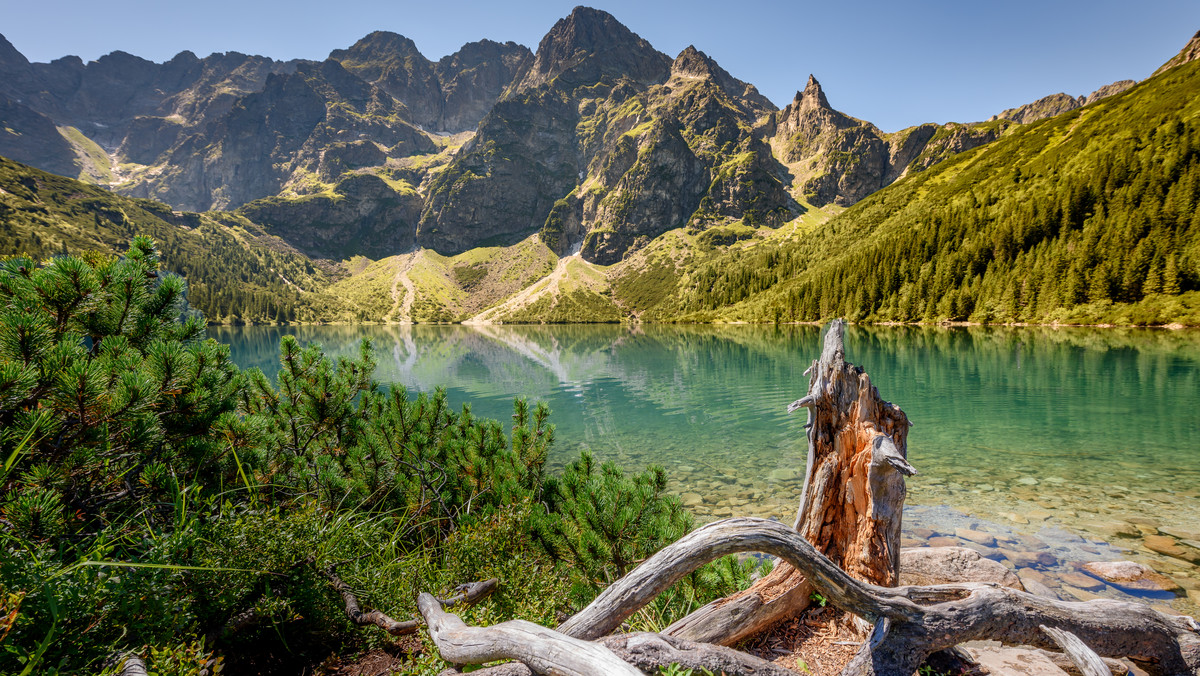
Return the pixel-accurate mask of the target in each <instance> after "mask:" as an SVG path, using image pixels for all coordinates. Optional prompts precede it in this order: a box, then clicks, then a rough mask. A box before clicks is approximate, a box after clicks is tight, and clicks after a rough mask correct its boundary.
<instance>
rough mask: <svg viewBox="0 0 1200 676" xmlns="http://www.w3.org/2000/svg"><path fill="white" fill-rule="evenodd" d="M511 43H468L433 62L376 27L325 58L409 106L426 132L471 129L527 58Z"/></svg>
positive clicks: (527, 54) (408, 42)
mask: <svg viewBox="0 0 1200 676" xmlns="http://www.w3.org/2000/svg"><path fill="white" fill-rule="evenodd" d="M531 56H532V55H531V53H530V52H529V49H528V48H527V47H523V46H521V45H518V44H516V43H515V42H506V43H503V44H501V43H498V42H492V41H491V40H483V41H481V42H472V43H468V44H466V45H463V47H462V49H460V50H459V51H457V52H455V53H454V54H451V55H449V56H446V57H444V58H443V59H442V60H441V61H438V62H437V63H434V62H432V61H430V60H429V59H426V58H425V57H424V56H423V55H422V54H421V52H420V51H418V50H417V46H416V44H414V43H413V41H412V40H410V39H408V38H406V37H404V36H402V35H397V34H395V33H388V32H384V31H378V32H375V33H371V34H370V35H368V36H366V37H365V38H363V39H362V40H359V41H358V42H356V43H355V44H354V45H353V46H352V47H350V48H349V49H338V50H334V51H333V52H332V53H330V55H329V58H330V59H332V60H334V61H337V62H338V63H340V64H342V66H344V67H345V68H346V70H348V71H350V72H351V73H353V74H354V75H356V76H357V77H359V78H361V79H363V80H365V81H366V82H369V83H371V84H374V85H376V86H378V87H380V88H381V89H383V90H384V91H385V92H387V93H388V94H389V95H391V96H392V97H394V98H395V99H396V100H398V101H403V102H404V105H405V106H406V107H407V109H408V114H407V119H408V120H410V121H411V122H413V123H414V124H416V125H419V126H420V127H422V128H423V129H427V130H429V131H444V132H459V131H466V130H469V129H474V128H475V127H476V125H478V124H479V121H480V120H482V119H483V116H484V115H486V114H487V111H488V110H490V109H491V107H492V105H493V104H494V103H495V102H496V99H497V98H499V96H500V93H501V92H503V91H504V88H505V87H507V86H508V85H509V83H510V82H512V79H513V76H514V75H516V74H517V72H518V71H519V70H520V69H521V68H523V67H524V66H525V65H526V63H527V62H528V61H529V59H530V58H531Z"/></svg>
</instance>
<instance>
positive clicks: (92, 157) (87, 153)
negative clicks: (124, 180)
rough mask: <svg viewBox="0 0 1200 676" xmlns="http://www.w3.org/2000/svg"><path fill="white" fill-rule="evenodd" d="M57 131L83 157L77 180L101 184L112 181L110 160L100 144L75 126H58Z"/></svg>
mask: <svg viewBox="0 0 1200 676" xmlns="http://www.w3.org/2000/svg"><path fill="white" fill-rule="evenodd" d="M58 132H59V133H60V134H62V135H63V138H65V139H67V141H68V142H70V144H71V145H72V146H74V148H75V153H76V155H80V156H81V157H82V158H84V161H83V166H82V167H81V168H80V170H79V180H81V181H86V182H88V183H99V184H101V185H108V184H110V183H112V180H113V174H112V160H111V159H110V158H109V156H108V153H106V152H104V148H101V147H100V144H98V143H96V142H95V141H93V140H92V139H90V138H88V137H87V136H84V134H83V132H81V131H79V130H78V129H76V128H75V127H59V128H58Z"/></svg>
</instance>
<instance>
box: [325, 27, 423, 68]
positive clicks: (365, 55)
mask: <svg viewBox="0 0 1200 676" xmlns="http://www.w3.org/2000/svg"><path fill="white" fill-rule="evenodd" d="M393 55H400V56H420V57H421V58H425V57H424V55H423V54H421V50H419V49H417V43H415V42H413V41H412V40H411V39H409V38H406V37H404V36H403V35H400V34H399V33H393V32H391V31H373V32H371V33H368V34H366V35H364V36H363V37H362V38H361V39H359V40H358V42H355V43H354V44H353V45H351V46H350V47H349V48H348V49H335V50H333V51H332V52H330V53H329V58H331V59H333V60H335V61H344V60H354V61H362V60H372V61H374V60H379V59H381V58H384V59H386V57H388V56H393Z"/></svg>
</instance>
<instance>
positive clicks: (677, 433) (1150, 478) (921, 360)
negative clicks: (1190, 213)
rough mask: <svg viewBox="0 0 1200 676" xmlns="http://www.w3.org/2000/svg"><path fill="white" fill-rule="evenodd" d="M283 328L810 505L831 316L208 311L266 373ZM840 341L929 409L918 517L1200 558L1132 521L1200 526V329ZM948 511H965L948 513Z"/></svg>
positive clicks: (928, 331) (786, 516)
mask: <svg viewBox="0 0 1200 676" xmlns="http://www.w3.org/2000/svg"><path fill="white" fill-rule="evenodd" d="M284 334H293V335H296V336H297V337H298V338H300V339H301V340H302V341H316V342H319V343H321V344H322V345H323V346H324V348H325V350H326V351H327V352H328V353H331V354H353V353H354V351H355V350H356V347H357V344H358V342H359V341H360V340H361V339H362V338H364V337H366V338H370V339H371V340H372V341H373V343H374V345H375V348H376V350H377V359H378V361H379V369H378V372H377V377H378V378H379V379H380V380H381V381H384V382H394V383H401V384H403V385H405V386H406V387H408V388H410V389H415V390H422V391H428V390H432V389H433V388H434V387H437V386H445V387H446V389H447V391H448V394H449V397H450V400H451V402H452V403H454V404H456V405H461V404H462V403H470V405H471V407H472V410H473V412H474V413H475V414H477V415H482V416H487V417H494V418H498V419H502V420H503V419H507V417H508V416H509V415H511V412H512V399H513V397H515V396H524V397H528V398H529V399H531V400H541V401H545V402H547V403H548V404H549V406H550V408H551V410H552V413H551V420H552V422H554V424H555V425H556V426H557V433H556V438H557V441H556V445H555V449H556V450H555V454H554V456H553V457H552V458H551V464H556V463H557V464H561V463H565V462H567V461H569V460H571V459H573V458H575V457H578V455H579V452H580V451H581V450H583V449H590V450H591V451H592V452H594V453H595V454H596V455H597V456H598V457H600V458H601V459H611V460H616V461H618V462H619V463H620V464H622V465H624V466H626V467H629V468H634V467H641V466H645V465H647V464H650V463H657V464H660V465H663V466H665V467H666V468H667V469H668V473H669V475H670V476H671V477H672V481H673V483H672V487H673V489H674V490H676V491H678V492H679V493H681V494H684V493H695V494H696V495H697V496H698V497H699V499H698V500H697V498H696V497H692V501H693V502H694V503H695V505H694V507H693V509H694V511H695V512H696V513H697V514H698V515H699V516H701V518H715V517H718V516H723V515H726V514H730V513H736V514H757V515H761V516H768V517H775V518H780V519H783V520H785V521H787V520H790V519H791V518H792V515H793V513H794V510H795V509H796V506H797V501H798V498H799V488H800V480H801V479H802V476H801V475H802V474H803V468H804V456H805V451H806V444H805V439H804V431H803V422H804V420H803V417H802V414H795V415H789V414H788V413H787V412H786V407H787V405H788V403H790V402H792V401H793V400H795V399H797V398H799V397H800V396H803V394H804V393H805V391H806V389H807V386H808V378H807V377H806V376H804V375H803V372H804V370H805V369H807V368H808V367H809V365H810V364H811V362H812V360H813V359H814V358H816V356H818V354H819V353H820V335H821V334H820V330H819V329H818V328H817V327H811V326H785V327H778V328H777V327H761V326H725V327H719V326H682V327H676V326H641V327H639V326H598V327H593V326H552V327H543V326H485V327H470V326H412V327H408V326H327V327H245V328H225V327H214V328H212V329H210V335H211V336H212V337H214V338H217V339H218V340H220V341H222V342H226V343H230V344H231V345H232V346H233V358H234V360H235V361H236V362H237V363H238V364H239V365H240V366H243V367H247V366H256V367H258V368H261V369H262V370H263V371H265V372H267V373H268V375H271V374H273V373H274V372H275V371H276V370H277V369H278V361H277V359H278V344H279V338H280V337H281V336H282V335H284ZM846 353H847V359H848V360H849V361H851V362H854V363H856V364H859V365H861V366H863V367H865V368H866V370H867V373H869V374H870V375H871V378H872V381H873V382H874V383H875V385H876V386H877V387H878V388H879V392H880V394H881V396H883V397H884V398H885V399H888V400H890V401H893V402H895V403H897V404H898V405H899V406H900V407H901V408H903V409H904V410H905V412H907V413H908V415H909V418H910V419H911V420H912V421H913V422H914V423H915V427H914V428H913V429H912V431H911V432H910V435H909V460H910V461H911V462H912V464H913V465H915V466H916V467H917V469H918V470H919V471H920V475H919V476H917V477H914V478H913V479H912V480H911V481H910V483H909V491H910V492H909V500H908V502H909V504H910V505H914V506H918V505H924V506H942V505H945V506H948V507H950V508H952V512H947V511H945V510H925V511H922V510H913V512H912V517H910V518H909V519H908V521H906V527H908V530H909V531H910V532H911V530H912V528H917V527H919V528H926V527H927V528H929V529H931V530H935V531H938V532H941V533H946V532H952V530H953V528H951V526H956V527H957V526H960V525H961V526H970V525H971V524H974V525H975V526H977V527H979V528H982V529H984V530H989V529H990V530H995V531H996V532H1000V531H1002V530H1005V529H1007V530H1011V531H1015V532H1024V533H1031V534H1032V533H1039V532H1042V533H1051V534H1053V533H1055V532H1059V531H1061V532H1063V533H1080V534H1083V535H1085V536H1087V537H1090V538H1091V539H1092V540H1093V541H1099V540H1105V541H1109V542H1113V543H1114V544H1116V545H1118V546H1124V547H1127V548H1129V549H1131V550H1132V551H1130V552H1127V555H1128V556H1130V557H1132V558H1138V557H1141V560H1145V561H1147V562H1151V563H1152V564H1153V565H1154V566H1155V567H1156V568H1158V569H1160V570H1163V571H1164V572H1168V573H1169V574H1172V575H1176V576H1177V579H1178V578H1187V577H1188V576H1190V575H1193V574H1196V571H1195V569H1194V568H1192V567H1191V566H1190V565H1186V564H1182V563H1181V562H1180V561H1179V560H1178V559H1170V558H1169V557H1164V556H1158V555H1155V554H1153V553H1150V552H1148V551H1146V550H1144V547H1142V545H1141V539H1140V535H1141V534H1140V533H1139V532H1138V530H1137V527H1136V525H1137V524H1133V525H1132V526H1131V524H1130V521H1128V520H1129V519H1133V521H1134V522H1138V521H1143V522H1145V523H1143V524H1142V530H1143V531H1145V529H1146V528H1150V529H1151V530H1155V529H1157V528H1159V527H1161V528H1169V529H1174V530H1175V531H1178V535H1177V537H1181V538H1184V539H1189V538H1192V539H1200V535H1197V534H1200V409H1198V406H1200V333H1197V332H1191V331H1165V330H1123V329H1079V328H1070V329H1067V328H1063V329H1052V328H983V327H966V328H962V327H956V328H918V327H850V329H849V331H848V333H847V337H846ZM950 513H953V514H958V515H962V517H963V518H964V519H967V520H968V521H967V522H964V523H962V524H958V523H954V524H950V523H949V522H950V521H953V520H954V519H952V518H951V517H949V516H947V514H950ZM939 522H940V523H939ZM1114 524H1115V525H1114ZM1122 529H1123V530H1125V531H1128V532H1126V533H1125V534H1124V537H1121V538H1119V537H1118V536H1117V535H1115V534H1114V533H1115V532H1116V531H1119V530H1122ZM1145 532H1150V531H1145ZM1046 538H1049V539H1053V538H1051V536H1050V535H1046V536H1045V538H1044V539H1046ZM1052 544H1054V543H1052ZM1084 546H1089V547H1090V546H1092V545H1088V544H1086V543H1085V545H1084ZM1064 551H1065V550H1064ZM1110 554H1111V552H1109V551H1107V550H1106V551H1105V552H1104V553H1103V555H1102V556H1101V558H1112V556H1110ZM1097 555H1099V554H1097ZM1196 579H1197V580H1200V574H1196ZM1185 581H1186V580H1185Z"/></svg>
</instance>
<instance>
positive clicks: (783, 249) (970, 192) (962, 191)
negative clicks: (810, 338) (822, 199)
mask: <svg viewBox="0 0 1200 676" xmlns="http://www.w3.org/2000/svg"><path fill="white" fill-rule="evenodd" d="M1197 87H1200V64H1196V63H1190V64H1186V65H1184V66H1180V67H1177V68H1174V69H1172V70H1169V71H1167V72H1166V73H1164V74H1162V75H1159V76H1157V77H1154V78H1152V79H1150V80H1147V81H1146V82H1143V83H1142V84H1140V85H1138V86H1137V87H1134V88H1133V89H1131V90H1129V91H1127V92H1125V93H1123V94H1120V95H1118V96H1114V97H1112V98H1109V99H1106V100H1104V101H1100V102H1098V103H1096V104H1093V105H1091V106H1088V107H1086V108H1081V109H1078V110H1075V111H1071V112H1069V113H1067V114H1064V115H1060V116H1057V117H1054V118H1050V119H1048V120H1044V121H1042V122H1040V123H1036V124H1032V125H1028V126H1022V127H1018V128H1015V129H1013V130H1011V131H1010V132H1009V133H1008V134H1006V135H1005V136H1003V137H1002V138H1000V139H999V140H997V141H995V142H994V143H992V144H989V145H987V146H984V147H983V148H979V149H976V150H974V151H969V152H966V153H963V154H961V155H958V156H956V157H954V158H952V159H949V160H947V161H946V162H944V163H942V164H940V165H938V166H936V167H933V168H931V169H929V170H927V171H925V172H922V173H920V174H917V175H914V176H911V177H909V178H908V179H907V180H904V181H901V182H899V183H897V184H894V185H892V186H891V187H889V188H886V189H884V190H881V191H879V192H877V193H875V194H874V195H872V196H871V197H869V198H867V199H866V200H864V201H863V202H861V203H859V204H858V205H856V206H854V207H853V208H851V209H849V210H847V211H846V212H845V213H843V214H842V215H841V216H839V217H838V218H835V219H834V220H832V221H831V222H830V223H829V224H828V225H827V226H826V227H825V228H822V229H821V230H820V231H819V232H814V233H811V234H810V236H809V237H808V238H805V239H804V240H803V241H797V242H788V243H785V244H782V245H780V246H778V247H756V248H753V249H741V250H739V249H733V250H730V251H729V252H728V253H726V254H724V255H722V256H719V257H716V258H714V259H713V260H711V261H710V262H708V263H707V264H705V265H702V266H700V267H699V268H698V269H697V270H696V271H695V272H694V273H693V274H692V275H691V276H690V283H689V284H688V285H686V286H684V285H681V290H680V291H679V292H678V293H677V294H676V295H675V297H674V298H673V299H672V302H673V303H674V312H675V313H676V316H678V317H682V318H684V319H688V320H696V321H708V320H718V321H720V320H746V321H780V320H782V321H792V320H795V321H803V320H816V319H820V318H825V317H830V316H834V315H843V316H849V317H852V318H855V319H859V320H866V321H920V320H924V321H937V320H956V321H962V320H971V321H989V322H1023V321H1030V322H1054V321H1058V322H1085V323H1102V322H1111V323H1134V324H1140V323H1165V322H1171V321H1180V322H1183V323H1189V324H1195V323H1200V293H1198V292H1197V291H1196V289H1198V288H1200V213H1198V212H1197V209H1196V207H1197V206H1198V204H1200V118H1198V116H1200V99H1197V98H1196V97H1195V92H1196V91H1197Z"/></svg>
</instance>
